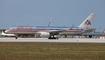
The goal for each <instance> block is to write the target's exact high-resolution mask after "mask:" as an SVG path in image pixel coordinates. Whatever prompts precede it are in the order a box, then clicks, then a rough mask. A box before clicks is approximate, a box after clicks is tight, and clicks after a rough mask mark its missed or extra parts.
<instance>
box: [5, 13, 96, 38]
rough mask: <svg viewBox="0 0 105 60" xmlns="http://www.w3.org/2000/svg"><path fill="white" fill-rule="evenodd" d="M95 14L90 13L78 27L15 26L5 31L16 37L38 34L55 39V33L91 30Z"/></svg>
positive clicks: (92, 29) (76, 32) (81, 32)
mask: <svg viewBox="0 0 105 60" xmlns="http://www.w3.org/2000/svg"><path fill="white" fill-rule="evenodd" d="M94 17H95V14H94V13H91V14H90V15H89V16H88V17H87V18H86V19H85V20H84V21H83V22H82V23H81V24H80V25H79V26H78V27H74V25H72V26H71V27H64V26H63V27H61V26H59V27H57V26H15V27H11V28H9V29H7V30H6V31H5V33H8V34H15V35H16V39H17V37H18V34H35V35H37V34H39V35H40V36H49V37H48V39H55V38H57V37H55V35H59V34H83V33H88V32H92V31H94V30H95V29H94V28H91V25H92V22H93V20H94Z"/></svg>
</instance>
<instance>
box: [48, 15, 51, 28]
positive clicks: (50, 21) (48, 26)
mask: <svg viewBox="0 0 105 60" xmlns="http://www.w3.org/2000/svg"><path fill="white" fill-rule="evenodd" d="M51 21H52V17H51V19H50V22H49V24H48V27H50V26H51Z"/></svg>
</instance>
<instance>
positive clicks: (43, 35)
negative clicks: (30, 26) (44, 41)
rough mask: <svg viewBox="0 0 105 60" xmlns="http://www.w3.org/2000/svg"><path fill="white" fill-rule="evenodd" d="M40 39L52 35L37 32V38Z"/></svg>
mask: <svg viewBox="0 0 105 60" xmlns="http://www.w3.org/2000/svg"><path fill="white" fill-rule="evenodd" d="M38 35H39V36H40V37H49V35H50V33H49V32H37V34H36V36H38Z"/></svg>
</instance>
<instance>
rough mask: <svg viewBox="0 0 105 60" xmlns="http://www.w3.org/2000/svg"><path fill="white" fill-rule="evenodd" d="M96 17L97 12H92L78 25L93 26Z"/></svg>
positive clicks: (81, 26) (83, 26) (82, 26)
mask: <svg viewBox="0 0 105 60" xmlns="http://www.w3.org/2000/svg"><path fill="white" fill-rule="evenodd" d="M94 17H95V13H91V14H90V15H89V16H88V17H87V18H86V19H85V20H84V21H83V22H82V23H81V24H80V25H79V26H78V27H80V28H91V25H92V22H93V20H94Z"/></svg>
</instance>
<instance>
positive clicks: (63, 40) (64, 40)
mask: <svg viewBox="0 0 105 60" xmlns="http://www.w3.org/2000/svg"><path fill="white" fill-rule="evenodd" d="M0 42H42V43H44V42H45V43H105V39H86V38H82V39H80V38H59V39H47V38H18V39H15V38H0Z"/></svg>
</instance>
